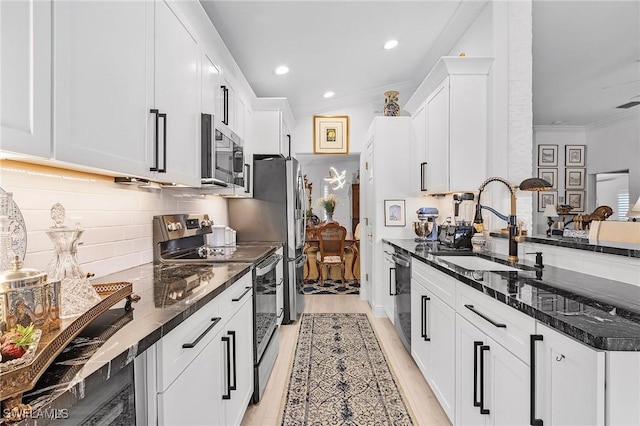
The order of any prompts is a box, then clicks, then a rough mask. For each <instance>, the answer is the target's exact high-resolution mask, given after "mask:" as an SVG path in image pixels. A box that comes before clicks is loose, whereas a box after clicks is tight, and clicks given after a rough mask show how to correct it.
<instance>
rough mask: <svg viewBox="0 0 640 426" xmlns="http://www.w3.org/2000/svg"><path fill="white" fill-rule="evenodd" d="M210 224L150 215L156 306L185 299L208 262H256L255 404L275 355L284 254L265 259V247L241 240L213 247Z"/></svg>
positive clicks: (199, 218)
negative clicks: (208, 238) (209, 237)
mask: <svg viewBox="0 0 640 426" xmlns="http://www.w3.org/2000/svg"><path fill="white" fill-rule="evenodd" d="M212 226H213V223H212V221H211V220H210V219H209V216H208V215H206V214H172V215H162V216H154V218H153V246H154V247H153V260H154V263H155V264H156V265H157V267H156V271H155V277H156V279H160V280H161V281H162V282H163V284H164V285H162V286H156V287H155V290H156V291H158V290H162V294H155V296H154V299H155V302H156V305H159V304H161V305H162V306H167V305H170V304H172V303H175V301H177V300H181V299H182V298H185V297H188V296H189V294H190V293H191V290H192V289H193V288H195V287H197V286H198V285H199V284H200V282H201V281H202V280H206V279H209V278H210V275H211V274H213V273H214V272H213V271H211V270H208V269H207V268H203V266H206V265H213V264H215V263H224V262H242V263H255V262H257V261H260V263H259V264H258V265H256V266H255V267H254V268H253V272H252V273H253V330H254V333H253V336H254V344H253V364H254V393H253V401H254V403H257V402H258V401H259V400H260V396H261V395H262V392H263V391H264V387H265V386H266V383H267V379H268V378H269V375H270V374H271V370H273V365H274V363H275V360H276V357H277V355H278V346H279V345H278V312H277V304H276V303H277V302H276V287H277V286H278V285H279V284H280V283H279V282H277V277H278V273H277V271H278V269H280V270H282V267H283V265H282V258H283V256H282V255H280V254H278V253H274V254H271V255H270V256H268V257H267V258H266V259H261V258H262V257H264V252H265V245H264V244H261V245H251V244H240V245H236V246H225V247H211V246H208V245H207V235H209V234H211V232H212Z"/></svg>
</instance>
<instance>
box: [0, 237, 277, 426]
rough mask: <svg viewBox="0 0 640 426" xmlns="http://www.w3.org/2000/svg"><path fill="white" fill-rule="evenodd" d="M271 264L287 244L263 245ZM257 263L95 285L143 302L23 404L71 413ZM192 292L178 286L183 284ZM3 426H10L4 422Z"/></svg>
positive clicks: (68, 352) (99, 323)
mask: <svg viewBox="0 0 640 426" xmlns="http://www.w3.org/2000/svg"><path fill="white" fill-rule="evenodd" d="M262 244H263V245H264V254H263V256H261V257H260V259H258V260H257V261H256V262H255V264H257V263H259V262H260V261H261V260H262V259H264V258H266V257H267V256H269V255H270V254H272V253H273V252H275V251H276V250H277V249H278V248H279V247H281V246H282V244H281V243H262ZM253 265H254V263H244V262H242V263H240V262H225V263H210V264H173V265H171V264H162V265H154V264H151V263H149V264H144V265H141V266H137V267H134V268H130V269H127V270H124V271H120V272H117V273H114V274H110V275H107V276H105V277H101V278H99V279H96V280H93V281H92V283H94V284H98V283H108V282H122V281H127V282H131V283H132V284H133V293H134V294H136V295H138V296H140V300H139V301H138V302H136V303H134V304H133V305H132V306H133V309H132V310H131V311H129V312H127V311H125V310H124V308H123V306H124V302H121V303H119V304H117V305H116V306H115V307H114V308H112V309H110V310H108V311H107V312H105V313H104V314H102V315H101V316H100V317H98V318H97V319H96V320H95V321H93V322H92V323H91V324H90V325H89V326H87V328H86V329H85V330H83V332H82V333H81V334H80V335H79V336H78V337H76V338H75V339H73V340H72V341H71V343H70V344H69V345H68V346H67V348H66V349H65V350H64V351H63V352H62V353H61V354H60V355H59V356H58V357H57V358H56V360H55V361H54V362H53V363H52V364H51V366H50V367H49V368H48V369H47V370H46V371H45V372H44V374H43V375H42V377H41V378H40V380H39V381H38V383H37V384H36V386H35V387H34V389H32V390H31V391H29V392H26V393H25V394H24V395H23V402H24V403H26V404H30V405H31V408H32V409H33V410H34V411H36V412H42V411H43V410H55V409H67V408H69V407H71V406H73V404H74V403H75V402H76V401H77V400H78V399H81V398H83V397H84V395H85V394H88V393H89V392H92V391H94V390H96V391H99V386H100V384H101V383H103V382H104V381H106V380H108V379H109V377H111V376H113V375H115V374H116V373H117V372H118V371H119V370H120V369H122V368H124V367H125V366H126V365H128V364H129V363H131V362H133V360H134V358H135V357H136V356H138V355H139V354H141V353H142V352H144V351H145V350H146V349H148V348H149V347H151V346H152V345H153V344H154V343H155V342H157V341H158V340H160V339H161V338H162V337H163V336H165V335H166V334H167V333H169V332H170V331H171V330H173V329H174V328H175V327H177V326H178V325H179V324H180V323H182V322H183V321H184V320H186V319H187V318H189V317H190V316H191V315H193V314H194V313H195V312H196V311H197V310H198V309H200V308H202V307H203V306H204V305H206V304H207V303H208V302H210V301H211V300H212V299H214V298H215V297H216V296H218V295H219V294H220V293H222V292H223V291H224V290H225V289H226V288H229V287H230V286H231V285H233V283H235V282H236V281H237V280H238V279H240V278H241V277H243V276H244V275H245V274H247V273H251V270H252V268H253ZM181 280H182V281H183V282H184V283H186V287H184V286H181V285H178V286H176V283H177V282H179V281H181ZM46 423H48V421H47V419H42V418H39V419H37V420H34V419H27V420H24V421H22V422H20V423H12V425H14V424H20V425H32V424H37V425H41V424H46ZM0 424H4V423H3V421H2V420H1V417H0Z"/></svg>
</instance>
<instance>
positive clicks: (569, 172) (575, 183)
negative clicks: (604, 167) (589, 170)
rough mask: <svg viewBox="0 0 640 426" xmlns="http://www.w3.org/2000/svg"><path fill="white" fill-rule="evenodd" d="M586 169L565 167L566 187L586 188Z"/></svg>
mask: <svg viewBox="0 0 640 426" xmlns="http://www.w3.org/2000/svg"><path fill="white" fill-rule="evenodd" d="M585 171H586V169H569V168H566V169H564V186H565V188H566V189H584V174H585Z"/></svg>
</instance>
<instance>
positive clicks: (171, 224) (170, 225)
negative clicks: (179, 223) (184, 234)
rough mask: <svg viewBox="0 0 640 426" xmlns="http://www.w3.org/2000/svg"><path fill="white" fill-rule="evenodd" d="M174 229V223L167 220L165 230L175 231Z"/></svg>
mask: <svg viewBox="0 0 640 426" xmlns="http://www.w3.org/2000/svg"><path fill="white" fill-rule="evenodd" d="M175 230H176V224H175V223H173V222H169V223H167V231H175Z"/></svg>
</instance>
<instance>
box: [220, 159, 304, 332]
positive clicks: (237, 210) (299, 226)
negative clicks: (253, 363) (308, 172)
mask: <svg viewBox="0 0 640 426" xmlns="http://www.w3.org/2000/svg"><path fill="white" fill-rule="evenodd" d="M253 170H254V172H253V198H252V199H229V226H230V227H231V228H233V229H235V230H236V231H237V234H236V239H237V241H238V242H239V243H248V242H252V241H282V242H284V253H285V259H284V260H285V263H284V264H285V267H284V282H285V286H284V319H283V322H284V323H290V322H292V321H295V320H296V319H298V318H299V317H300V315H301V314H302V311H303V310H304V272H303V268H304V264H305V263H306V260H307V258H306V256H305V255H304V254H303V249H304V237H305V227H306V224H305V218H306V211H305V209H306V207H305V188H304V179H303V175H302V170H301V168H300V163H298V160H296V159H295V158H283V157H282V156H279V155H254V159H253Z"/></svg>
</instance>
